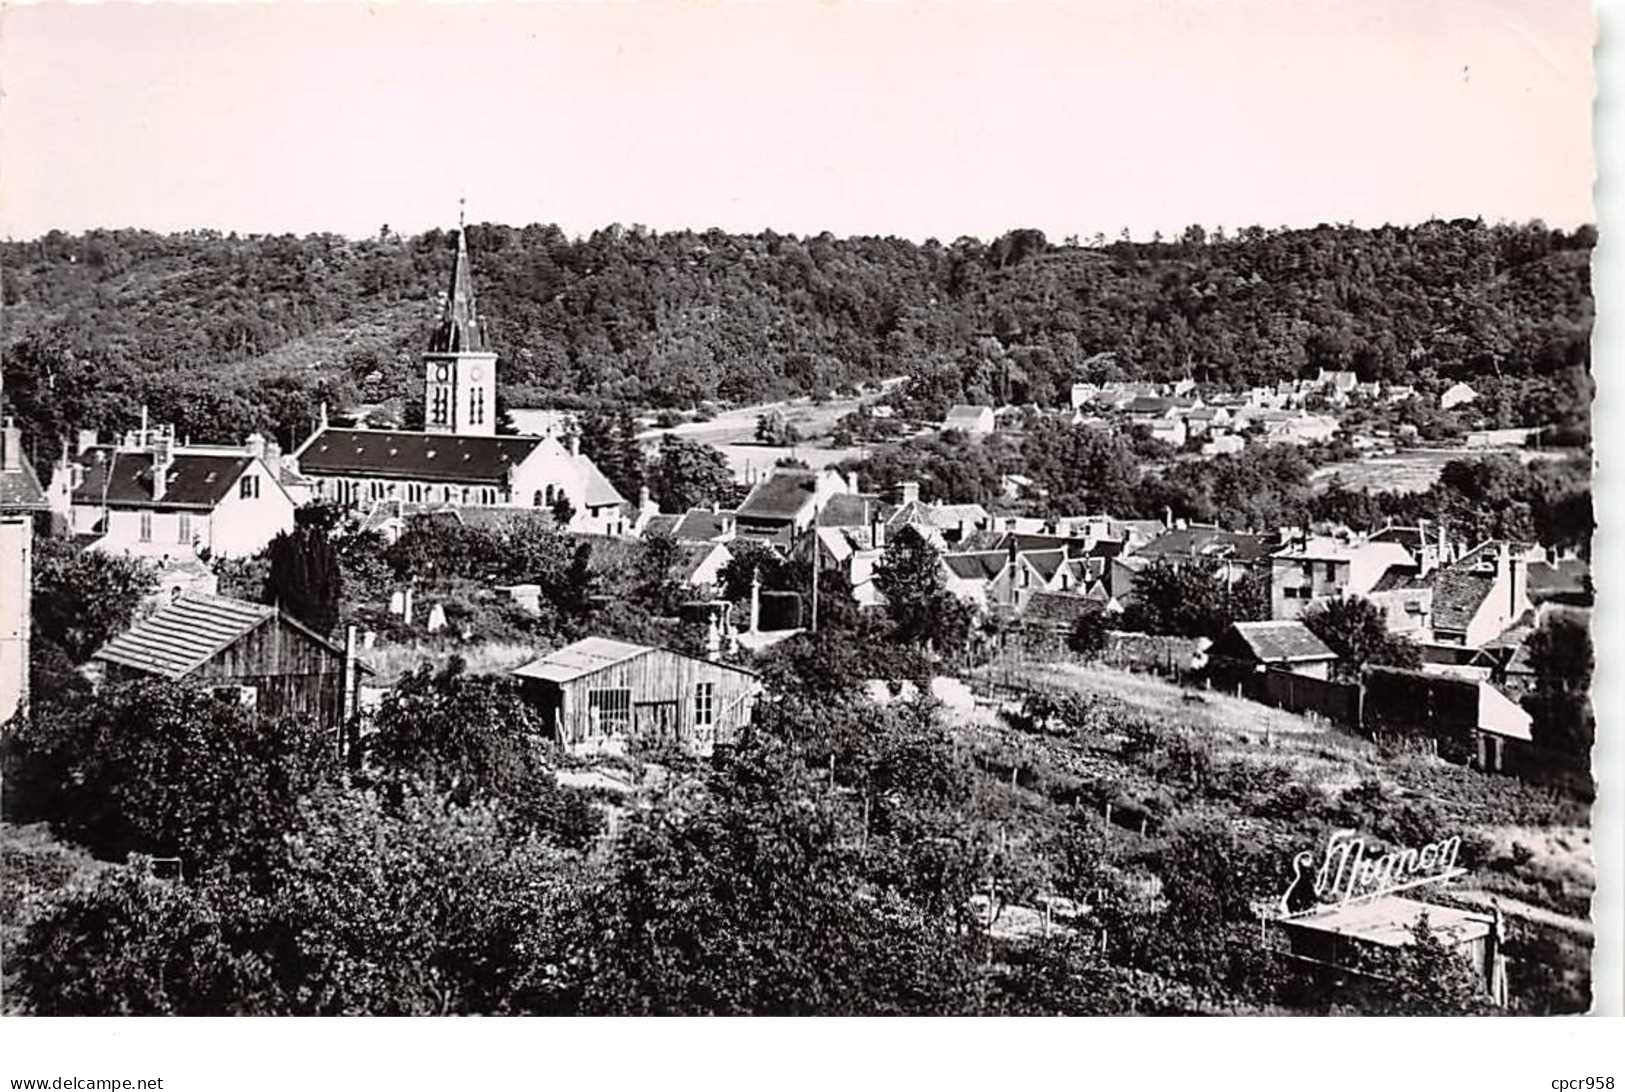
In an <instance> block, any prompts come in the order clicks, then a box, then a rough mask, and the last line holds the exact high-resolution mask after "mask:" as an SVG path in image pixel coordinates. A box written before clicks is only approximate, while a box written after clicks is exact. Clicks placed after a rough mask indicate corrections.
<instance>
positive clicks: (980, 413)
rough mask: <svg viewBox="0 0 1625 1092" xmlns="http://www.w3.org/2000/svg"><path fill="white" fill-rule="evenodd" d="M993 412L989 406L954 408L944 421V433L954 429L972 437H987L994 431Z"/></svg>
mask: <svg viewBox="0 0 1625 1092" xmlns="http://www.w3.org/2000/svg"><path fill="white" fill-rule="evenodd" d="M995 423H996V422H995V419H994V417H993V410H992V409H990V408H989V407H987V406H964V405H960V406H954V407H953V408H952V409H950V410H949V411H948V415H947V416H946V417H944V418H943V419H942V429H943V431H944V432H946V431H948V430H950V429H954V430H957V431H959V432H966V433H970V434H972V435H980V436H985V435H987V434H988V433H990V432H992V431H993V426H994V424H995Z"/></svg>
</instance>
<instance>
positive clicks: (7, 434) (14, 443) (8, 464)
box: [0, 417, 23, 471]
mask: <svg viewBox="0 0 1625 1092" xmlns="http://www.w3.org/2000/svg"><path fill="white" fill-rule="evenodd" d="M0 468H3V469H5V470H8V471H19V470H21V469H22V468H23V434H22V430H21V429H19V428H18V427H17V419H16V418H15V417H7V418H6V420H5V424H4V425H0Z"/></svg>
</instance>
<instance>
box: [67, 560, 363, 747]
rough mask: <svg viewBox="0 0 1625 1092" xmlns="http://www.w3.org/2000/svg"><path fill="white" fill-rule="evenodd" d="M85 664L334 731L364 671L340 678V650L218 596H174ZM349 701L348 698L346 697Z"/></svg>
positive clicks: (107, 674)
mask: <svg viewBox="0 0 1625 1092" xmlns="http://www.w3.org/2000/svg"><path fill="white" fill-rule="evenodd" d="M91 660H92V662H93V663H94V664H96V665H97V666H98V667H100V669H101V670H102V673H103V676H104V678H106V679H107V680H108V681H112V682H118V681H125V680H129V679H136V678H142V677H151V676H156V677H158V678H163V679H170V680H173V681H180V682H185V683H187V684H189V685H197V686H203V687H206V688H212V689H216V690H219V691H221V692H225V691H228V690H230V691H234V692H235V693H234V694H233V696H234V697H235V698H236V699H237V700H239V701H242V702H243V703H244V704H245V705H252V706H253V707H254V709H255V710H256V711H257V712H260V713H263V714H265V715H267V716H273V717H274V716H283V715H292V716H304V717H310V718H313V719H314V720H316V721H317V722H318V723H320V724H321V725H322V726H323V727H324V728H337V727H338V726H339V725H341V724H342V723H343V721H344V719H345V714H346V712H347V711H349V710H351V709H354V708H355V703H354V702H353V701H346V686H347V679H348V685H350V686H358V685H359V682H360V679H361V676H362V674H363V673H366V674H370V673H371V671H370V669H369V668H367V667H366V666H365V665H364V664H361V663H355V664H354V665H353V670H352V671H349V672H347V671H346V655H345V650H344V648H343V647H341V646H339V645H336V644H334V643H333V642H331V641H328V640H327V639H326V638H324V637H321V636H320V635H318V634H316V633H315V632H313V631H312V630H310V629H308V628H307V627H305V626H304V625H302V624H301V623H299V622H298V621H296V620H295V619H293V618H291V617H289V616H288V615H287V614H284V613H283V612H282V611H281V610H279V609H277V608H276V607H273V606H267V605H265V604H263V603H250V602H247V601H245V600H241V599H229V598H226V597H224V596H219V595H205V594H201V593H195V592H188V593H182V594H181V595H178V596H176V597H175V599H174V600H173V601H172V602H169V603H166V604H164V605H163V606H161V607H159V608H158V609H157V610H155V611H153V612H152V613H151V614H149V615H148V616H147V617H145V618H143V619H142V620H140V621H139V622H137V623H136V624H135V625H133V626H131V627H130V628H129V629H127V630H125V631H124V632H123V633H121V634H119V635H118V636H117V637H114V638H113V639H112V640H111V641H109V642H107V644H105V645H103V646H102V647H101V648H100V649H98V650H97V651H96V653H95V655H94V656H92V657H91ZM351 697H352V698H353V694H352V695H351Z"/></svg>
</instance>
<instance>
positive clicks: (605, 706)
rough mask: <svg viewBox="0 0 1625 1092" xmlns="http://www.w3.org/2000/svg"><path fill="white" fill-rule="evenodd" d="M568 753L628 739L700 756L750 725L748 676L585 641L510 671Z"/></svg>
mask: <svg viewBox="0 0 1625 1092" xmlns="http://www.w3.org/2000/svg"><path fill="white" fill-rule="evenodd" d="M513 674H514V676H515V677H516V678H518V679H519V680H520V682H521V685H522V686H523V688H524V692H525V694H526V696H527V697H528V698H529V700H531V701H533V702H535V703H536V705H537V706H538V707H539V708H540V709H541V711H542V715H543V717H544V718H545V719H546V721H547V723H549V724H551V725H552V726H553V730H554V732H555V734H556V738H557V739H558V741H559V744H560V746H562V747H564V748H565V749H566V750H567V751H570V752H571V753H574V754H590V753H594V752H597V751H603V750H619V749H622V748H624V747H625V746H626V744H627V743H628V742H630V741H632V740H638V741H640V742H643V743H652V744H658V743H670V744H675V745H678V746H681V747H683V748H684V749H686V750H688V751H691V752H694V753H697V754H707V753H709V752H710V750H711V748H712V746H713V745H714V744H716V743H719V742H720V743H728V742H731V741H732V740H733V739H734V738H735V737H736V736H737V735H738V733H739V730H740V729H741V728H743V727H744V726H745V725H746V724H747V723H749V722H750V717H751V711H752V709H753V708H754V707H755V704H756V698H757V695H759V694H760V693H761V689H762V687H761V683H760V682H759V681H758V679H757V676H756V673H755V672H754V671H749V670H746V669H745V668H742V667H735V666H733V665H732V664H724V663H718V662H716V661H713V660H705V659H701V658H699V657H697V656H689V655H686V654H684V653H681V652H677V651H674V650H672V649H669V648H654V647H651V646H648V645H634V644H628V643H626V642H624V641H612V640H610V639H608V638H606V637H588V638H585V639H584V640H580V641H577V642H575V643H574V644H570V645H566V646H565V647H563V648H561V649H558V650H557V651H555V652H551V653H549V654H548V655H546V656H543V657H542V658H541V659H539V660H536V661H534V662H532V663H528V664H526V665H525V666H524V667H521V668H518V669H516V670H515V671H514V672H513Z"/></svg>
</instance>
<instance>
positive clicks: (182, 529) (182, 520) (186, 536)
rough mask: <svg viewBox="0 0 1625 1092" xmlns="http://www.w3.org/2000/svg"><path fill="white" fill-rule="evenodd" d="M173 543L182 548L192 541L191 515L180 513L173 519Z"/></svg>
mask: <svg viewBox="0 0 1625 1092" xmlns="http://www.w3.org/2000/svg"><path fill="white" fill-rule="evenodd" d="M175 541H176V542H178V543H180V544H181V545H182V546H184V545H186V544H187V543H189V542H191V541H192V514H191V513H190V512H182V513H181V514H180V515H179V516H177V517H176V519H175Z"/></svg>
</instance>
